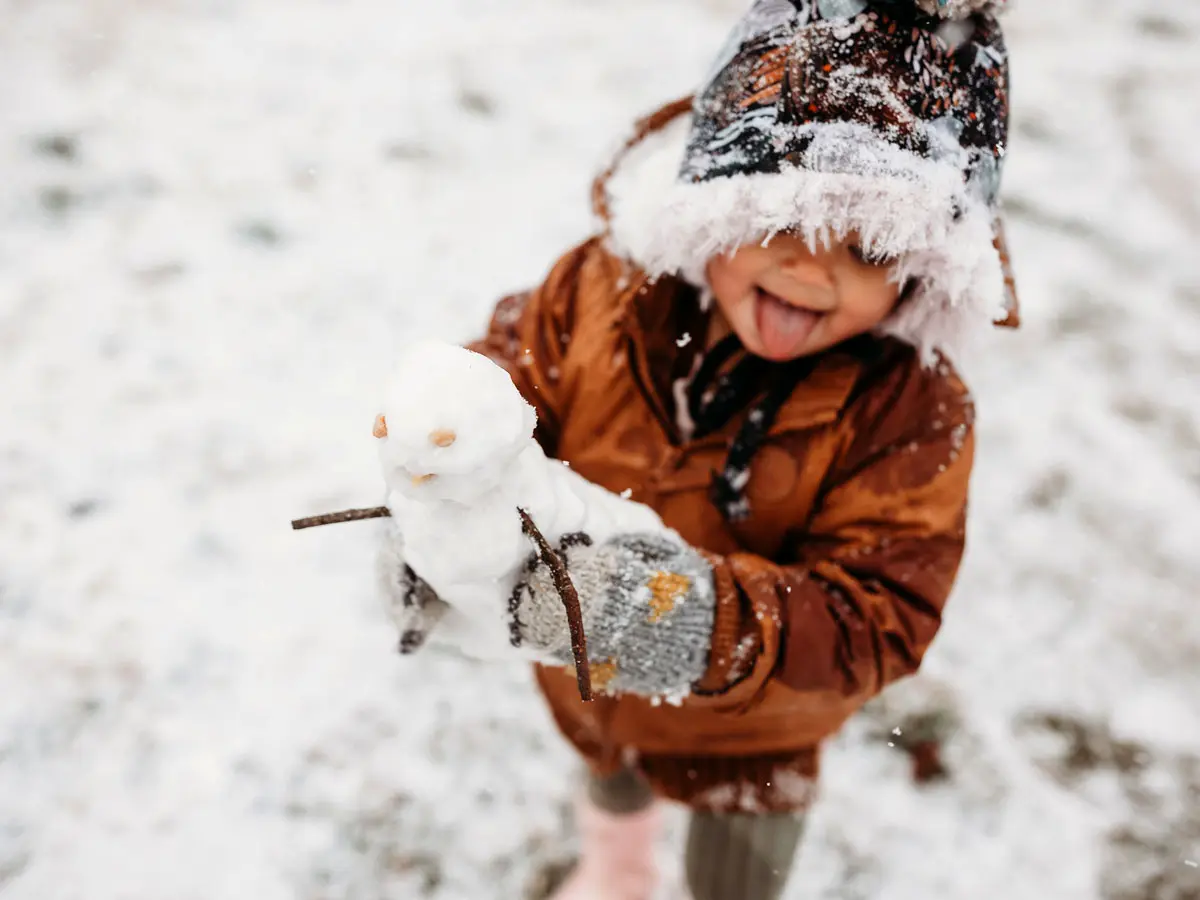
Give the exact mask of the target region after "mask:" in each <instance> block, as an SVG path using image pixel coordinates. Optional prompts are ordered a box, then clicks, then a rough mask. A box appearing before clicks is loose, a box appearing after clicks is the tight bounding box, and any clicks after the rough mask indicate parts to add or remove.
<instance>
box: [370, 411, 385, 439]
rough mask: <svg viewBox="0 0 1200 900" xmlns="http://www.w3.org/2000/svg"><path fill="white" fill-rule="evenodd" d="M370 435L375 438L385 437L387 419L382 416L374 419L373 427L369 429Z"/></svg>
mask: <svg viewBox="0 0 1200 900" xmlns="http://www.w3.org/2000/svg"><path fill="white" fill-rule="evenodd" d="M371 434H373V435H375V437H377V438H385V437H387V419H385V418H384V417H383V416H382V415H379V416H376V417H375V427H374V428H372V429H371Z"/></svg>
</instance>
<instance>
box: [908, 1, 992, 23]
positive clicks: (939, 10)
mask: <svg viewBox="0 0 1200 900" xmlns="http://www.w3.org/2000/svg"><path fill="white" fill-rule="evenodd" d="M916 3H917V6H919V7H920V8H921V9H922V10H924V11H925V12H927V13H929V14H930V15H931V16H941V17H942V18H943V19H968V18H970V17H971V16H973V15H976V14H977V13H981V14H985V15H993V16H994V15H998V14H999V13H1001V12H1003V11H1004V8H1005V7H1006V6H1007V5H1008V0H916Z"/></svg>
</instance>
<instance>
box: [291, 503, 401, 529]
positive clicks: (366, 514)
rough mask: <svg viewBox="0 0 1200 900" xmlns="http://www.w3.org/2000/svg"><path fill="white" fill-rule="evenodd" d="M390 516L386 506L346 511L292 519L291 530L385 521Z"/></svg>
mask: <svg viewBox="0 0 1200 900" xmlns="http://www.w3.org/2000/svg"><path fill="white" fill-rule="evenodd" d="M390 515H391V513H390V512H389V511H388V508H387V507H386V506H376V507H373V508H372V509H347V510H344V511H343V512H335V513H326V514H325V515H323V516H313V517H312V518H309V519H293V520H292V528H293V529H294V530H295V531H300V530H302V529H304V528H316V527H317V526H319V525H338V524H340V523H342V522H360V521H362V520H363V519H386V518H387V517H388V516H390Z"/></svg>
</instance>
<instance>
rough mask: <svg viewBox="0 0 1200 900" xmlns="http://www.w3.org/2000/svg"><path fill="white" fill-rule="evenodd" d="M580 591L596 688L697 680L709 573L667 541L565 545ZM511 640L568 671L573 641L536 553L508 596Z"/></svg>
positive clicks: (648, 537)
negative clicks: (565, 667) (509, 600)
mask: <svg viewBox="0 0 1200 900" xmlns="http://www.w3.org/2000/svg"><path fill="white" fill-rule="evenodd" d="M561 555H562V557H563V561H564V562H565V563H566V566H567V571H568V572H569V573H570V575H571V581H572V582H573V583H574V584H575V588H576V590H577V591H578V592H579V605H580V608H581V610H582V612H583V625H584V632H585V633H586V635H587V641H588V656H589V659H590V661H591V663H592V677H593V680H594V681H595V682H596V683H595V687H596V689H597V690H599V691H604V690H609V691H627V692H633V693H640V694H651V695H655V694H670V693H679V692H686V691H687V690H688V689H689V688H690V687H691V685H692V684H694V683H695V682H696V681H699V680H700V678H701V677H703V675H704V672H705V670H706V668H707V662H708V654H709V649H710V647H711V643H712V628H713V621H714V617H715V614H716V595H715V592H714V588H713V582H712V570H711V568H710V567H709V565H708V562H707V561H706V560H705V559H704V557H702V556H701V555H700V554H699V553H697V552H696V551H695V550H693V549H692V548H691V547H689V546H687V545H686V544H685V543H683V541H681V540H680V539H679V538H677V537H674V536H667V535H663V534H644V535H641V534H630V535H620V536H618V537H615V538H613V539H612V540H610V541H608V542H606V543H604V544H601V545H599V546H596V545H594V544H593V543H592V541H591V539H590V538H588V536H587V535H572V536H568V537H566V538H564V539H563V541H562V550H561ZM511 614H512V616H513V621H512V629H511V630H512V634H513V638H514V642H517V643H518V645H519V646H525V647H528V648H530V649H535V650H538V651H542V652H545V653H547V654H549V656H550V657H551V658H552V659H553V660H554V661H555V662H557V663H559V664H561V665H566V666H570V665H572V664H573V663H572V655H571V636H570V631H569V629H568V626H567V617H566V613H565V612H564V610H563V604H562V600H561V598H560V597H559V594H558V591H557V590H556V589H555V586H554V579H553V576H552V574H551V572H550V569H549V567H548V566H546V565H545V563H543V562H542V561H541V559H540V557H538V556H534V557H533V558H531V559H530V562H529V565H528V566H527V570H526V574H525V575H524V576H523V577H522V580H521V581H520V582H519V583H518V585H517V588H516V590H515V591H514V592H513V598H512V607H511Z"/></svg>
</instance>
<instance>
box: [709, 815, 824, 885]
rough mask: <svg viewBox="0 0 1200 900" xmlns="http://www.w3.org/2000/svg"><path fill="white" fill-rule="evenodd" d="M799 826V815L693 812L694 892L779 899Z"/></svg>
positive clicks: (795, 845)
mask: <svg viewBox="0 0 1200 900" xmlns="http://www.w3.org/2000/svg"><path fill="white" fill-rule="evenodd" d="M803 831H804V819H803V817H802V816H800V815H768V816H748V815H731V814H716V813H703V812H697V813H694V814H693V815H692V823H691V827H690V828H689V830H688V839H687V860H686V865H687V879H688V888H689V889H690V890H691V892H692V896H693V898H695V900H779V897H780V896H781V895H782V894H783V888H784V886H785V885H786V884H787V880H788V875H790V874H791V871H792V860H793V858H794V857H795V855H796V847H797V846H798V845H799V843H800V835H801V834H802V832H803Z"/></svg>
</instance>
